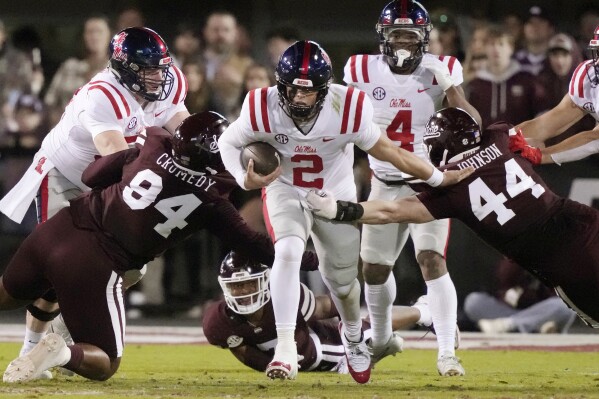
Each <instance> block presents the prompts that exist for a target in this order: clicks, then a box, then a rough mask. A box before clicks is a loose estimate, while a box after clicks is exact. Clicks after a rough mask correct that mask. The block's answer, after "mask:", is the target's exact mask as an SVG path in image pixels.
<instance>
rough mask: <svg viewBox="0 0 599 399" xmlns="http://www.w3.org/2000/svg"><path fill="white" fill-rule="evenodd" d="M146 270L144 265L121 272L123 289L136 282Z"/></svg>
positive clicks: (146, 267)
mask: <svg viewBox="0 0 599 399" xmlns="http://www.w3.org/2000/svg"><path fill="white" fill-rule="evenodd" d="M147 271H148V266H147V265H144V266H143V267H142V268H141V269H131V270H127V271H126V272H125V273H123V287H125V289H127V288H129V287H131V286H133V285H135V284H137V283H138V282H139V280H141V279H142V278H143V277H144V276H145V275H146V272H147Z"/></svg>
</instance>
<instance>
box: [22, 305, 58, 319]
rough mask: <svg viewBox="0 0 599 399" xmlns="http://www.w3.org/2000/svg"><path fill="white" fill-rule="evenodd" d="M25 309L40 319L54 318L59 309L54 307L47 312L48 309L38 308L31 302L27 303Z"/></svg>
mask: <svg viewBox="0 0 599 399" xmlns="http://www.w3.org/2000/svg"><path fill="white" fill-rule="evenodd" d="M26 309H27V310H28V311H29V313H31V315H32V316H33V317H35V318H36V319H38V320H40V321H52V320H54V319H55V318H56V316H58V315H59V314H60V309H56V310H53V311H50V312H48V311H45V310H42V309H40V308H38V307H37V306H35V305H34V304H32V303H30V304H29V305H27V307H26Z"/></svg>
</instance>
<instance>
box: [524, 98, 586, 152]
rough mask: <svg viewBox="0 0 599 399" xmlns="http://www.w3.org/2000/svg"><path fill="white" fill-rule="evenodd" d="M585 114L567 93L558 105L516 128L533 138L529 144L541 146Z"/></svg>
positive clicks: (528, 137) (525, 135)
mask: <svg viewBox="0 0 599 399" xmlns="http://www.w3.org/2000/svg"><path fill="white" fill-rule="evenodd" d="M583 116H584V111H583V110H581V109H580V108H579V107H578V106H576V104H574V102H573V101H572V99H571V98H570V95H569V94H568V93H566V95H565V96H564V98H562V101H560V103H559V104H558V105H556V106H555V107H553V108H552V109H550V110H549V111H547V112H545V113H543V114H541V115H539V116H537V117H536V118H534V119H531V120H529V121H525V122H522V123H520V124H519V125H518V126H516V128H517V129H520V130H521V131H522V134H524V137H526V138H527V139H532V140H528V142H529V144H531V145H534V146H539V145H541V144H542V143H543V142H545V140H547V139H550V138H552V137H555V136H557V135H558V134H560V133H563V132H564V131H565V130H566V129H568V128H569V127H570V126H572V125H573V124H575V123H576V122H578V121H579V120H580V119H582V117H583Z"/></svg>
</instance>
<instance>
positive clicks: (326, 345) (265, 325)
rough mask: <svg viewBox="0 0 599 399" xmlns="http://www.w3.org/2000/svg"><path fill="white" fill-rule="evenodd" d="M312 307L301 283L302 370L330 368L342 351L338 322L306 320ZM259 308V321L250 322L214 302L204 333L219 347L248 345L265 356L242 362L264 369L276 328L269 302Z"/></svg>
mask: <svg viewBox="0 0 599 399" xmlns="http://www.w3.org/2000/svg"><path fill="white" fill-rule="evenodd" d="M314 308H315V299H314V293H312V291H310V289H309V288H308V287H306V286H305V285H304V284H302V285H301V290H300V304H299V308H298V313H297V321H296V322H297V326H296V328H295V341H296V342H297V353H298V355H301V356H303V357H304V358H303V360H301V361H300V362H299V365H300V367H301V370H302V371H325V370H332V369H333V368H334V367H335V366H336V365H337V363H338V362H339V360H340V359H341V357H342V356H343V355H344V353H345V352H344V349H343V345H342V343H341V337H340V336H339V331H338V330H337V326H338V322H335V323H332V322H330V320H315V321H309V319H310V318H311V317H312V314H313V313H314ZM262 309H263V312H264V313H263V316H262V320H261V321H260V322H259V323H255V324H250V323H249V322H248V321H247V319H246V318H245V317H244V316H243V315H239V314H237V313H235V312H233V311H232V310H231V309H229V307H228V306H227V304H226V303H225V301H220V302H217V303H215V304H214V305H212V306H211V307H210V308H208V310H207V311H206V313H205V315H204V320H203V323H202V326H203V329H204V335H206V338H207V339H208V342H210V343H211V344H212V345H216V346H220V347H221V348H225V349H233V348H236V347H240V346H243V345H247V346H250V347H253V348H255V349H257V350H259V351H260V352H262V353H263V354H264V356H260V358H258V356H256V357H250V356H248V357H246V358H245V359H244V364H246V365H247V366H249V367H251V368H253V369H255V370H259V371H264V370H266V366H267V365H268V363H269V362H270V361H271V360H272V357H273V356H274V351H275V347H276V345H277V330H276V327H275V315H274V311H273V308H272V303H271V302H268V303H267V304H266V305H264V307H263V308H262Z"/></svg>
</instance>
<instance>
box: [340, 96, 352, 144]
mask: <svg viewBox="0 0 599 399" xmlns="http://www.w3.org/2000/svg"><path fill="white" fill-rule="evenodd" d="M353 95H354V87H353V86H349V87H348V88H347V93H346V94H345V104H343V119H342V121H341V134H345V133H347V124H348V121H349V109H350V107H351V98H352V96H353Z"/></svg>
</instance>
